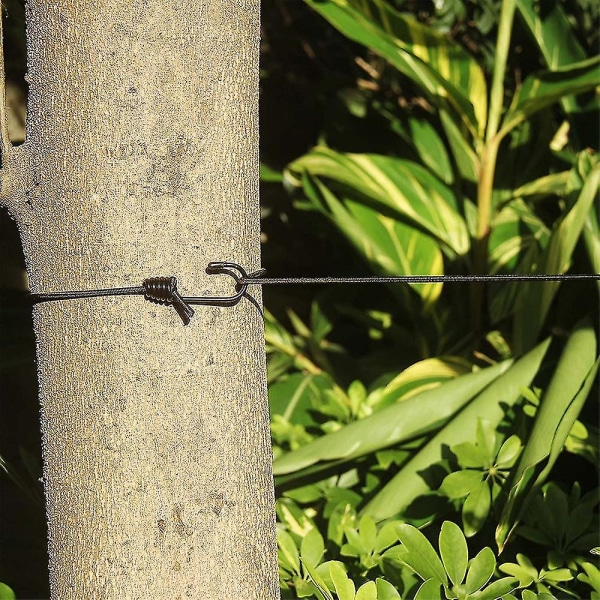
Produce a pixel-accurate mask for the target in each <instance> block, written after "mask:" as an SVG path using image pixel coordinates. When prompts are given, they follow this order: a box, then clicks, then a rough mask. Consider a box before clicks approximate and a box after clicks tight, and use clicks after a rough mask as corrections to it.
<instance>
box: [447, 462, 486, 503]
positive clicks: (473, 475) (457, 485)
mask: <svg viewBox="0 0 600 600" xmlns="http://www.w3.org/2000/svg"><path fill="white" fill-rule="evenodd" d="M482 479H483V473H482V472H481V471H474V470H471V469H467V470H464V471H456V472H455V473H450V475H447V476H446V477H445V478H444V481H443V482H442V485H441V486H440V489H439V491H440V493H441V494H444V496H448V498H450V499H452V500H454V499H456V498H464V497H465V496H466V495H468V494H470V493H471V492H472V491H473V490H474V489H475V488H476V487H477V486H478V485H479V484H480V483H481V480H482Z"/></svg>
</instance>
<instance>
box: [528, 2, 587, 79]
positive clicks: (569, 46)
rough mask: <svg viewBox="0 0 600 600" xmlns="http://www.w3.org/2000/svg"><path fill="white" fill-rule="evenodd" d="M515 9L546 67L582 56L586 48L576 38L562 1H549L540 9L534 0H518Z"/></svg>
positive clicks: (554, 66)
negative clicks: (560, 2)
mask: <svg viewBox="0 0 600 600" xmlns="http://www.w3.org/2000/svg"><path fill="white" fill-rule="evenodd" d="M517 9H518V11H519V13H520V15H521V17H522V19H523V21H524V22H525V24H526V25H527V27H528V28H529V31H530V32H531V33H532V35H533V37H534V39H535V41H536V42H537V45H538V48H539V49H540V51H541V52H542V55H543V57H544V59H545V61H546V64H547V65H548V67H549V68H551V69H556V68H557V67H561V66H563V65H569V64H572V63H575V62H579V61H581V60H584V59H585V57H586V54H585V50H584V49H583V48H582V47H581V45H580V44H579V42H578V41H577V37H576V36H575V34H574V32H573V28H572V27H571V25H570V24H569V20H568V17H567V16H566V14H565V12H564V9H563V7H562V5H561V4H559V3H555V2H552V3H548V4H547V5H546V6H544V10H543V11H541V10H540V6H539V5H538V4H537V3H536V0H517Z"/></svg>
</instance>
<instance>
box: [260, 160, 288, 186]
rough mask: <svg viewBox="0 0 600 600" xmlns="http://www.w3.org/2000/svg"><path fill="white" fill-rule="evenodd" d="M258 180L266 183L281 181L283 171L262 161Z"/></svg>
mask: <svg viewBox="0 0 600 600" xmlns="http://www.w3.org/2000/svg"><path fill="white" fill-rule="evenodd" d="M260 180H261V181H265V182H267V183H280V182H282V181H283V173H282V172H281V171H277V170H275V169H273V168H272V167H270V166H269V165H267V164H266V163H264V162H261V163H260Z"/></svg>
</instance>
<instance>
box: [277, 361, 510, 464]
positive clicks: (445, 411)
mask: <svg viewBox="0 0 600 600" xmlns="http://www.w3.org/2000/svg"><path fill="white" fill-rule="evenodd" d="M510 364H511V362H510V361H506V362H503V363H499V364H498V365H495V366H493V367H489V368H487V369H482V370H481V371H478V372H476V373H469V374H467V375H464V376H462V377H458V378H456V379H453V380H451V381H448V382H447V383H444V384H443V385H441V386H439V387H438V388H436V389H434V390H428V391H425V392H422V393H421V394H418V395H417V396H413V397H412V398H409V399H408V400H405V401H404V402H401V403H400V404H396V405H393V406H389V407H387V408H384V409H382V410H380V411H378V412H376V413H374V414H373V415H372V416H370V417H367V418H365V419H362V420H360V421H355V422H353V423H351V424H349V425H347V426H346V427H344V428H343V429H341V430H339V431H336V432H335V433H332V434H329V435H325V436H323V437H321V438H319V439H317V440H314V441H313V442H311V443H309V444H307V445H305V446H303V447H302V448H299V449H298V450H295V451H294V452H289V453H288V454H285V455H283V456H281V457H279V458H277V459H276V460H275V461H274V463H273V470H274V473H275V475H283V474H285V473H292V472H298V471H300V470H301V469H305V468H306V467H309V466H310V465H314V464H315V463H317V462H321V461H322V462H328V461H334V460H343V461H344V462H346V461H349V460H352V459H354V458H357V457H359V456H364V455H366V454H370V453H372V452H375V451H377V450H380V449H381V448H385V447H387V446H390V445H392V444H397V443H399V442H401V441H405V440H409V439H412V438H416V437H418V436H419V435H422V434H423V433H426V432H427V431H430V430H431V429H434V428H436V427H439V426H440V425H442V424H443V423H444V422H445V421H446V420H447V419H448V418H449V417H450V416H451V415H453V414H454V413H455V412H456V411H457V410H459V409H460V408H461V407H462V406H464V405H465V404H466V403H467V402H469V400H470V399H471V398H473V396H474V395H475V394H477V393H478V392H480V391H481V390H482V389H483V388H484V387H485V386H486V385H488V384H489V383H490V382H492V381H493V380H494V379H496V378H497V377H498V376H499V375H500V374H501V373H503V372H504V371H506V370H507V369H508V368H509V366H510Z"/></svg>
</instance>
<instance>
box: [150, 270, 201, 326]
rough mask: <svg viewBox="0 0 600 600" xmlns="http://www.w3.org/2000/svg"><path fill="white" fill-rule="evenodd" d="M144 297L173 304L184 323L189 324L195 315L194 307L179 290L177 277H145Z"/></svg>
mask: <svg viewBox="0 0 600 600" xmlns="http://www.w3.org/2000/svg"><path fill="white" fill-rule="evenodd" d="M142 287H143V288H144V298H145V299H146V300H148V301H149V302H154V303H155V304H162V305H172V306H173V308H174V309H175V310H176V311H177V314H178V315H179V316H180V317H181V320H182V321H183V324H184V325H188V324H189V322H190V319H191V318H192V317H193V316H194V309H193V308H192V307H191V306H190V305H189V304H188V303H187V302H186V301H185V300H184V299H183V297H182V296H181V294H180V293H179V292H178V291H177V278H176V277H150V278H149V279H144V282H143V283H142Z"/></svg>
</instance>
